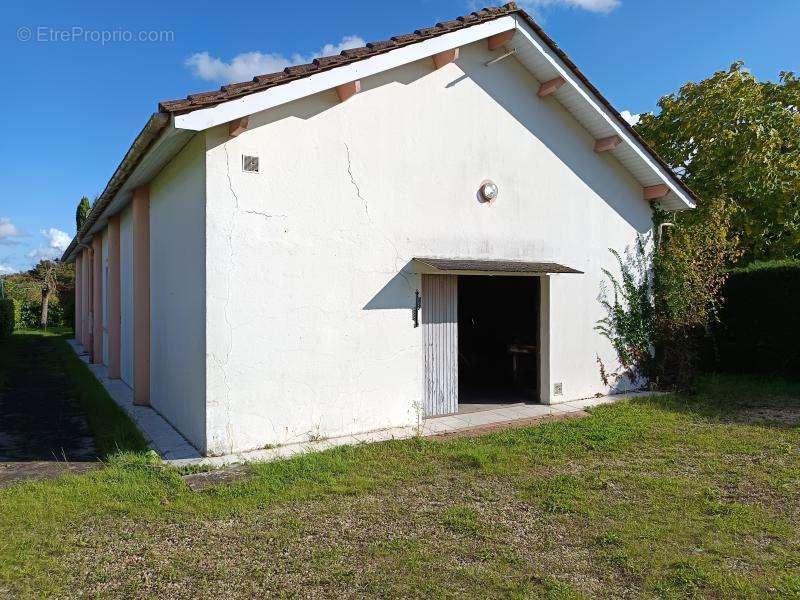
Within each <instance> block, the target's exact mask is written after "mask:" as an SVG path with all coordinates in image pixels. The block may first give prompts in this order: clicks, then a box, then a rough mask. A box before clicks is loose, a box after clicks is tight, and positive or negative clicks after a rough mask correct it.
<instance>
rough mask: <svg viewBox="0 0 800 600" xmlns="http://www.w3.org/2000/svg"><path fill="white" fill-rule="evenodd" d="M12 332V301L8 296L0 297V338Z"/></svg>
mask: <svg viewBox="0 0 800 600" xmlns="http://www.w3.org/2000/svg"><path fill="white" fill-rule="evenodd" d="M12 333H14V303H13V302H12V301H11V299H10V298H0V339H3V338H6V337H8V336H10V335H11V334H12Z"/></svg>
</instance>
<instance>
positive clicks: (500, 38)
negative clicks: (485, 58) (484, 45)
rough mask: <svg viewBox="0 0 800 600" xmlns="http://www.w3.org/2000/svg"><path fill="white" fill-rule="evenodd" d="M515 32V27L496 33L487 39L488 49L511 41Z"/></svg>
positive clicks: (494, 48)
mask: <svg viewBox="0 0 800 600" xmlns="http://www.w3.org/2000/svg"><path fill="white" fill-rule="evenodd" d="M516 32H517V30H516V29H509V30H508V31H504V32H502V33H497V34H495V35H493V36H491V37H490V38H488V41H489V50H497V49H498V48H500V47H501V46H505V45H506V44H507V43H508V42H510V41H511V38H513V37H514V34H515V33H516Z"/></svg>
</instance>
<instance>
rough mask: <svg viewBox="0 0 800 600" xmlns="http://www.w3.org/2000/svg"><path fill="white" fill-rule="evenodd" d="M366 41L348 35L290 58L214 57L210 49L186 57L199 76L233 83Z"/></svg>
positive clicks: (246, 54) (273, 55)
mask: <svg viewBox="0 0 800 600" xmlns="http://www.w3.org/2000/svg"><path fill="white" fill-rule="evenodd" d="M364 43H365V42H364V40H363V39H362V38H360V37H359V36H357V35H346V36H344V37H343V38H342V40H341V41H340V42H339V43H338V44H325V45H324V46H323V47H322V49H321V50H320V51H319V52H314V53H313V54H310V55H308V56H304V55H302V54H298V53H295V54H292V55H291V56H290V57H287V56H284V55H283V54H278V53H268V54H264V53H262V52H244V53H242V54H237V55H236V56H234V57H233V59H232V60H231V61H230V62H225V61H224V60H222V59H221V58H217V57H216V56H211V55H210V54H209V53H208V52H197V53H196V54H192V55H191V56H190V57H189V58H187V59H186V62H185V65H186V66H187V67H188V68H189V69H191V71H192V73H193V74H194V75H195V77H199V78H200V79H205V80H206V81H216V82H218V83H233V82H236V81H247V80H248V79H252V78H253V77H255V76H256V75H266V74H267V73H275V72H277V71H282V70H283V69H285V68H286V67H290V66H292V65H300V64H303V63H308V62H311V61H312V60H314V59H315V58H319V57H320V56H333V55H334V54H339V53H340V52H341V51H342V50H347V49H348V48H358V47H359V46H363V45H364Z"/></svg>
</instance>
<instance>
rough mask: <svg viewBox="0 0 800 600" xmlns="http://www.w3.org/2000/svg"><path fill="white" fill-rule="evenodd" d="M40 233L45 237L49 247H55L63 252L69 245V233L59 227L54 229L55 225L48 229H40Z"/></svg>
mask: <svg viewBox="0 0 800 600" xmlns="http://www.w3.org/2000/svg"><path fill="white" fill-rule="evenodd" d="M42 235H43V236H44V237H45V238H46V239H47V241H48V242H49V243H48V245H49V246H50V248H55V249H57V250H60V251H61V252H63V251H64V250H66V249H67V246H69V243H70V242H71V241H72V238H71V237H70V235H69V234H68V233H66V232H64V231H61V230H60V229H56V228H55V227H50V228H48V229H42Z"/></svg>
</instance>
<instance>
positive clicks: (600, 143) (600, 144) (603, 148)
mask: <svg viewBox="0 0 800 600" xmlns="http://www.w3.org/2000/svg"><path fill="white" fill-rule="evenodd" d="M621 143H622V138H620V137H619V136H618V135H612V136H610V137H606V138H602V139H599V140H597V141H596V142H595V143H594V151H595V152H597V153H598V154H600V153H601V152H608V151H609V150H613V149H614V148H616V147H617V146H619V145H620V144H621Z"/></svg>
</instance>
